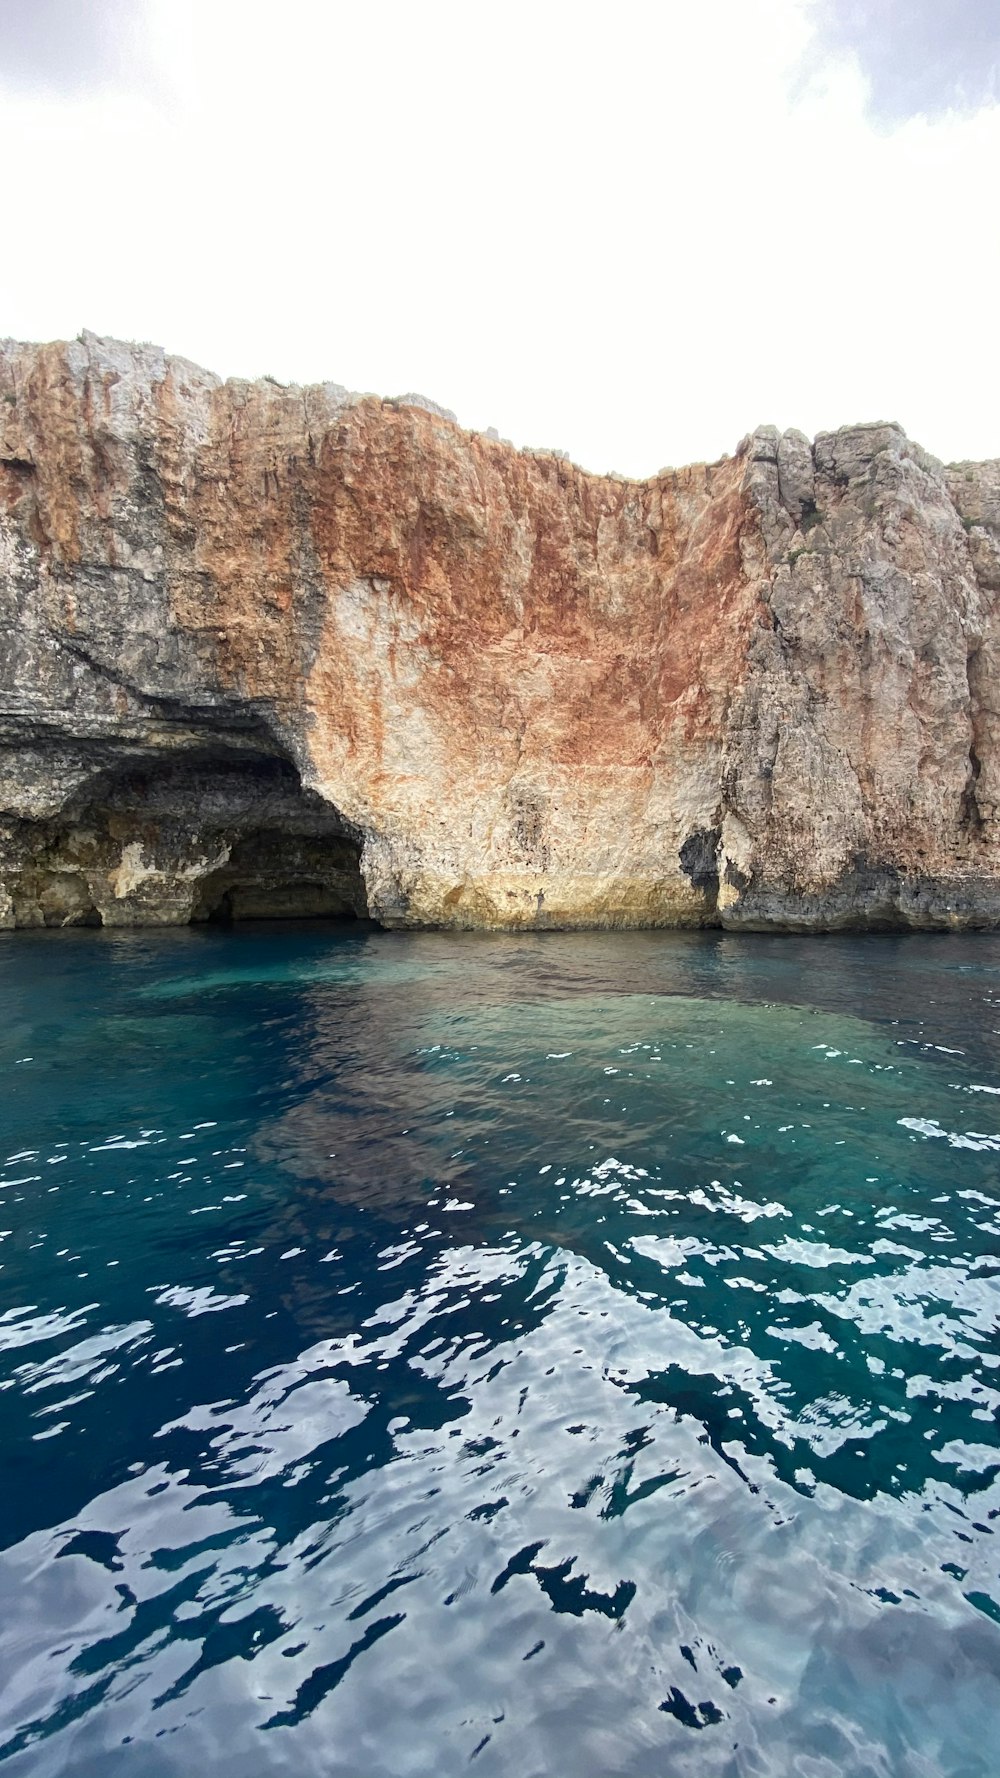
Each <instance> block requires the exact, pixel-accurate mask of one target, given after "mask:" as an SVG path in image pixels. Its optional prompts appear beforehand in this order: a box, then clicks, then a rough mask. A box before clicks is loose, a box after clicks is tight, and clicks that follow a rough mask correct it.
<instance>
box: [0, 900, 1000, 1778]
mask: <svg viewBox="0 0 1000 1778" xmlns="http://www.w3.org/2000/svg"><path fill="white" fill-rule="evenodd" d="M0 1006H2V1009H3V1019H2V1029H0V1082H2V1095H3V1096H2V1101H0V1105H2V1109H0V1118H2V1126H0V1160H2V1161H3V1166H2V1169H0V1225H2V1230H3V1239H2V1241H0V1261H2V1269H0V1437H2V1451H3V1460H4V1477H5V1483H4V1490H3V1495H2V1519H0V1529H2V1546H3V1548H2V1553H0V1601H2V1611H0V1673H2V1675H3V1684H2V1688H0V1765H2V1766H3V1770H4V1774H5V1778H6V1774H7V1773H9V1774H10V1778H15V1775H20V1774H31V1778H36V1775H45V1778H50V1775H51V1778H56V1775H57V1774H58V1775H59V1778H119V1775H123V1778H175V1775H177V1778H179V1775H180V1774H184V1775H185V1778H187V1775H188V1774H190V1773H192V1772H195V1773H199V1772H202V1773H205V1774H209V1773H210V1774H212V1778H217V1775H218V1778H228V1775H229V1774H233V1775H238V1778H271V1775H273V1774H282V1775H286V1774H287V1775H288V1778H314V1775H317V1774H322V1775H323V1778H410V1775H412V1778H431V1775H433V1778H450V1775H451V1774H457V1773H462V1772H465V1771H466V1770H467V1769H468V1770H470V1771H471V1773H472V1774H473V1778H486V1775H490V1774H492V1775H494V1778H495V1775H497V1774H504V1775H505V1778H506V1775H508V1774H509V1775H511V1778H535V1775H537V1778H543V1775H544V1778H617V1775H622V1778H625V1775H626V1774H627V1775H628V1778H640V1775H641V1778H679V1775H690V1778H716V1775H717V1774H727V1775H729V1774H732V1775H734V1778H735V1775H739V1778H743V1775H745V1774H746V1775H749V1774H768V1775H773V1778H792V1775H801V1778H854V1775H860V1774H865V1775H866V1778H910V1775H912V1778H943V1775H946V1774H947V1775H948V1778H996V1774H997V1771H998V1770H1000V1547H998V1546H1000V1536H998V1533H1000V1486H998V1482H997V1476H998V1470H1000V1439H998V1407H1000V1341H998V1314H1000V1223H998V1209H1000V1048H998V1026H1000V941H997V940H994V939H991V938H983V937H975V938H971V937H970V938H957V937H912V938H908V937H903V938H894V937H862V938H856V937H855V938H843V939H840V938H824V939H810V940H797V939H792V938H780V939H766V938H732V937H727V936H724V935H720V934H705V935H702V934H698V935H685V934H672V935H661V934H639V935H634V936H632V935H596V936H584V935H566V936H559V935H554V934H553V935H539V936H537V937H529V938H496V939H493V938H482V937H455V938H453V937H446V936H443V935H403V934H383V933H378V932H369V931H366V930H354V931H349V930H348V931H338V930H336V929H332V928H328V929H326V930H323V929H320V928H312V929H310V928H301V927H300V928H298V929H292V928H286V929H283V930H278V929H273V930H268V929H266V928H259V929H256V930H254V931H251V930H249V929H248V930H244V931H240V930H237V931H235V932H230V933H224V932H218V931H213V932H190V931H185V932H179V933H168V934H163V935H159V934H154V935H150V934H143V933H126V934H113V933H91V932H67V933H39V934H37V935H34V934H16V935H12V936H11V937H9V938H5V939H4V941H3V943H2V944H0Z"/></svg>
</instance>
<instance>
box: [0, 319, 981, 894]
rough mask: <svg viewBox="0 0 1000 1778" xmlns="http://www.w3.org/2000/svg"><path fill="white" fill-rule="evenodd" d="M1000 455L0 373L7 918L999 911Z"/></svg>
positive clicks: (123, 372) (155, 368)
mask: <svg viewBox="0 0 1000 1778" xmlns="http://www.w3.org/2000/svg"><path fill="white" fill-rule="evenodd" d="M998 604H1000V463H986V464H959V465H957V466H953V467H951V468H947V469H946V468H943V467H942V466H941V465H940V464H939V463H937V462H936V461H935V460H934V459H933V458H931V457H929V456H928V455H927V454H926V453H925V452H924V451H922V450H921V449H920V448H919V447H918V446H917V445H914V444H912V443H910V442H909V441H908V439H907V438H906V437H905V436H904V434H903V433H902V432H901V430H900V429H899V428H898V427H896V426H893V425H874V426H854V427H849V428H846V429H844V430H842V431H840V432H836V433H831V434H823V435H821V436H820V437H819V438H817V439H816V441H815V443H814V444H813V445H810V444H809V442H808V441H807V440H806V439H805V438H804V437H803V436H802V435H801V434H799V433H794V432H788V433H785V434H783V435H781V436H779V435H778V433H777V432H776V431H775V430H774V429H773V428H762V429H760V430H759V431H757V432H755V433H754V434H753V435H752V437H751V438H749V439H748V440H746V441H745V442H744V443H743V445H741V446H740V447H739V449H738V451H737V452H736V455H735V456H734V457H732V458H724V459H723V460H722V461H720V462H718V463H714V464H710V465H697V466H695V467H693V468H687V469H681V470H665V471H663V472H662V473H661V474H659V475H657V476H654V477H652V478H651V479H650V480H649V481H645V482H631V481H626V480H624V479H622V478H620V477H615V476H609V477H602V476H597V475H589V474H585V473H584V472H583V471H582V470H580V469H577V468H576V467H575V466H574V465H573V464H571V463H569V462H567V461H566V460H565V459H564V458H562V457H561V456H559V455H557V454H555V453H548V452H528V451H517V450H514V449H513V448H512V447H511V446H510V445H507V444H504V443H502V442H500V441H499V440H496V439H493V438H492V437H484V436H481V435H478V434H476V433H470V432H466V431H463V430H462V428H461V427H459V426H458V425H457V424H456V423H455V422H454V421H453V420H452V419H451V418H450V417H449V416H446V415H444V414H442V413H441V412H440V410H436V409H434V408H433V404H430V403H422V402H421V401H420V400H419V398H416V397H403V398H401V399H400V400H398V401H380V400H376V399H375V398H373V397H371V396H354V395H349V394H348V393H347V392H346V391H344V390H342V389H340V388H338V387H337V386H335V385H333V384H322V385H319V386H317V387H314V388H308V389H300V388H283V387H281V386H279V385H277V384H275V383H273V382H271V381H270V380H267V379H265V380H264V381H262V382H258V383H245V382H226V383H223V382H220V381H219V380H218V379H217V378H216V377H213V376H211V375H209V374H207V373H206V372H204V371H202V370H199V369H197V368H196V367H195V366H194V365H191V364H188V363H186V362H184V361H183V360H180V359H176V358H168V357H166V356H164V354H163V353H162V352H160V351H158V350H156V349H155V348H152V347H147V346H141V347H138V346H130V345H123V344H119V343H117V342H115V341H110V340H104V339H98V338H96V337H95V336H93V335H89V334H87V335H84V336H83V338H82V339H81V340H79V341H76V342H74V343H72V344H69V345H66V344H57V345H47V346H31V345H17V344H12V343H9V342H8V343H7V344H6V345H4V346H3V347H2V348H0V625H2V640H0V924H6V925H8V926H12V925H39V924H49V925H52V924H62V923H67V922H70V923H80V922H91V923H97V922H99V921H102V922H104V923H105V924H108V925H129V924H141V923H155V922H164V921H166V922H178V921H187V920H191V919H199V918H209V917H211V916H213V915H218V914H226V913H231V914H233V915H235V916H237V917H239V916H252V915H254V914H274V913H284V912H289V913H290V912H299V913H323V912H328V913H335V912H344V913H357V914H363V913H365V912H368V913H370V915H371V916H372V917H374V918H375V919H378V920H380V921H382V922H383V923H385V924H388V925H428V924H431V925H447V926H586V925H607V926H638V925H677V924H694V925H696V924H711V923H716V922H720V921H721V922H722V924H724V925H726V926H729V927H733V928H759V927H768V926H776V927H796V928H819V929H822V928H826V927H833V926H843V925H868V924H880V925H881V924H905V925H917V926H954V925H969V924H971V925H993V924H996V923H997V922H998V921H1000V846H998V824H997V813H998V802H1000V677H998V654H1000V618H998Z"/></svg>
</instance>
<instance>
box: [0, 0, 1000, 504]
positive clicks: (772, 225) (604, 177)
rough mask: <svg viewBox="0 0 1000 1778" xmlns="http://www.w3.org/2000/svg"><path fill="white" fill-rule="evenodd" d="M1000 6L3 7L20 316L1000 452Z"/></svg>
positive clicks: (639, 462) (634, 415)
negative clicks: (872, 427) (868, 426)
mask: <svg viewBox="0 0 1000 1778" xmlns="http://www.w3.org/2000/svg"><path fill="white" fill-rule="evenodd" d="M998 62H1000V0H818V3H817V4H813V3H812V0H607V3H603V0H602V3H600V4H593V3H591V4H588V0H529V3H525V0H504V4H502V5H501V4H499V3H498V0H403V3H400V0H367V4H366V3H365V0H350V3H346V0H280V3H276V0H267V4H266V5H265V4H261V3H258V0H0V155H2V160H3V166H4V169H5V178H4V197H3V240H4V250H3V254H2V256H0V333H6V334H12V335H14V336H16V337H19V338H27V339H48V338H56V337H71V336H72V335H74V334H75V333H77V332H78V331H79V330H80V328H81V327H90V328H93V329H94V330H95V331H96V332H98V333H110V334H116V335H120V336H122V337H125V338H138V339H151V340H155V341H156V342H157V343H159V344H161V345H164V346H166V347H167V348H168V349H169V350H171V351H174V352H179V353H182V354H184V355H185V356H187V357H189V358H194V359H195V360H197V361H198V362H199V363H202V364H205V365H208V366H209V367H210V368H211V369H213V370H216V371H219V372H221V373H222V374H224V375H246V376H256V375H261V374H263V373H269V374H271V375H273V376H276V377H279V378H281V379H282V380H289V381H290V380H295V381H300V382H304V381H320V380H323V379H327V378H329V379H332V380H334V381H336V382H340V383H346V384H347V385H348V386H349V387H351V388H355V389H372V390H376V391H377V392H379V393H380V394H388V395H391V394H398V393H402V392H404V391H409V390H419V391H422V392H423V393H424V394H427V395H430V396H432V397H433V398H434V399H435V400H436V401H439V402H441V403H442V404H443V405H445V406H447V407H450V408H453V409H454V410H455V411H456V412H457V414H458V417H459V419H460V420H462V421H463V423H464V424H466V425H470V426H478V427H485V426H490V425H492V426H496V427H497V428H498V429H499V431H500V432H501V433H502V434H503V435H504V436H508V437H511V438H513V439H514V440H515V441H516V442H517V443H519V444H539V445H552V446H555V447H557V448H561V449H564V450H567V451H569V453H570V454H571V456H573V457H574V458H575V459H576V460H577V461H578V462H581V463H583V464H585V465H586V466H587V467H588V468H592V469H597V470H602V469H618V470H622V471H625V472H626V473H629V474H634V475H641V474H647V473H650V472H652V471H654V470H655V469H657V468H659V467H660V466H661V465H663V464H667V463H682V462H687V461H691V460H694V459H697V458H702V457H707V458H712V457H716V456H718V455H720V454H721V453H722V452H724V451H728V450H731V449H732V448H733V446H734V445H735V444H736V442H737V440H738V439H739V438H740V436H741V435H742V434H743V433H744V432H746V431H748V430H749V429H750V428H751V427H753V426H754V425H757V424H759V423H761V422H766V421H773V422H774V423H776V424H777V425H779V426H800V427H802V428H803V429H804V430H805V431H807V432H809V433H813V432H815V431H817V430H819V429H821V428H824V427H831V426H836V425H839V424H842V423H844V422H847V421H851V420H856V419H878V418H888V419H898V420H899V421H901V422H902V424H903V425H905V426H906V428H907V430H908V431H909V432H910V433H911V434H912V435H913V436H914V437H916V438H919V439H920V440H921V442H922V443H924V444H925V445H926V446H927V447H928V448H929V449H930V450H932V451H934V452H935V453H936V454H937V455H939V456H941V457H944V458H946V459H954V458H958V457H983V456H1000V327H998V319H997V317H998V314H1000V200H998V194H1000V83H998Z"/></svg>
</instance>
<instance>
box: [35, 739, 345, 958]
mask: <svg viewBox="0 0 1000 1778" xmlns="http://www.w3.org/2000/svg"><path fill="white" fill-rule="evenodd" d="M94 754H95V757H94V770H93V771H92V772H91V774H90V775H89V776H88V778H87V780H86V782H85V784H84V785H83V786H81V788H80V790H79V791H78V792H77V794H76V795H75V796H74V797H73V798H72V799H71V800H70V801H69V802H68V803H67V804H65V805H64V807H63V809H62V811H61V812H60V814H59V815H58V816H57V817H55V818H52V819H50V820H48V821H44V822H26V821H22V822H20V823H18V824H17V830H16V833H14V834H12V836H11V837H12V839H13V841H14V843H15V844H16V849H17V856H16V858H15V860H14V869H13V871H11V872H10V874H9V877H8V880H9V881H10V883H11V890H12V898H13V902H14V908H15V914H16V923H17V925H19V926H42V925H45V926H67V925H72V926H82V925H101V924H104V925H108V924H113V925H116V926H130V925H136V926H155V925H183V924H187V923H196V924H202V923H208V922H212V923H219V924H227V925H228V924H232V923H234V922H241V921H244V920H282V921H284V920H345V921H346V920H349V921H357V920H367V919H368V917H369V916H368V899H367V894H366V890H365V883H364V878H363V876H362V874H361V844H362V836H361V834H360V833H359V832H358V831H357V830H356V829H354V828H352V827H351V826H350V824H349V823H348V822H346V821H345V820H344V819H343V817H342V816H341V815H340V813H339V811H338V810H337V809H336V808H334V807H333V806H332V805H331V804H330V803H328V802H326V801H324V799H323V798H322V797H321V796H319V795H318V794H317V793H316V792H315V791H312V790H308V789H304V788H303V785H302V781H301V778H300V776H299V773H298V771H297V770H296V768H295V766H294V764H293V763H292V761H291V760H289V759H288V758H287V757H285V756H283V755H279V754H276V753H274V752H271V751H264V749H263V748H262V747H261V746H260V744H259V741H256V742H255V739H251V738H249V737H240V736H234V737H232V738H231V739H230V738H229V737H228V736H227V737H225V738H222V737H219V738H215V737H213V738H212V739H210V740H206V741H202V742H200V743H196V744H194V745H191V744H189V745H187V746H186V747H185V746H183V745H182V746H174V747H170V748H169V749H166V748H164V747H163V746H162V745H160V746H157V747H142V746H139V747H136V748H135V749H134V750H129V752H128V753H127V754H126V755H125V757H123V756H122V753H119V754H118V756H117V758H114V759H113V761H112V763H108V761H107V755H106V754H105V755H104V756H103V758H101V756H100V755H99V754H98V753H97V750H96V749H95V750H94Z"/></svg>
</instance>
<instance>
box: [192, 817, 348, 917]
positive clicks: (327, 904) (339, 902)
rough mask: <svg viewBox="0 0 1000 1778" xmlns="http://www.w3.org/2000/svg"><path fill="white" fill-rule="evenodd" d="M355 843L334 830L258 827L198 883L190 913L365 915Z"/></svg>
mask: <svg viewBox="0 0 1000 1778" xmlns="http://www.w3.org/2000/svg"><path fill="white" fill-rule="evenodd" d="M360 855H361V849H360V846H359V845H358V844H357V843H356V842H355V841H353V840H351V839H349V838H347V837H346V836H343V835H338V834H319V835H317V834H312V835H310V834H301V833H295V834H291V833H289V832H288V831H287V830H285V829H282V828H257V829H256V830H254V831H251V832H249V833H246V834H244V835H243V836H242V837H241V838H240V839H239V840H237V841H236V843H235V845H234V846H233V848H232V850H231V852H230V855H229V860H228V862H227V863H226V864H224V865H221V866H220V867H219V869H218V870H214V871H210V872H209V874H208V875H207V876H205V877H203V878H202V879H201V881H200V883H199V884H198V893H197V896H196V898H195V903H194V907H193V909H192V912H191V919H192V921H194V922H200V921H203V920H206V921H210V922H212V923H213V924H215V925H223V926H231V925H233V924H234V922H237V921H241V920H363V919H366V918H367V916H368V905H367V900H366V897H365V886H364V882H363V880H362V876H361V866H360Z"/></svg>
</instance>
